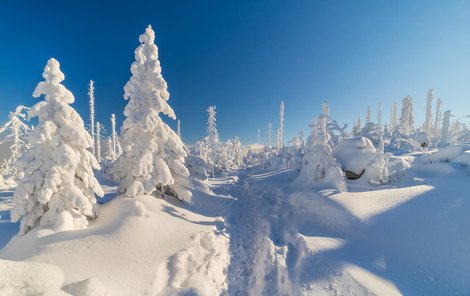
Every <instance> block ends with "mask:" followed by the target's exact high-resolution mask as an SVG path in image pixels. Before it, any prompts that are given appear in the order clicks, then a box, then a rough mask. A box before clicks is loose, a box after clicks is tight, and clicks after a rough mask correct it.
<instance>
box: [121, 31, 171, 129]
mask: <svg viewBox="0 0 470 296" xmlns="http://www.w3.org/2000/svg"><path fill="white" fill-rule="evenodd" d="M139 41H140V43H141V45H140V46H139V47H137V49H136V50H135V61H134V63H132V65H131V72H132V77H131V79H130V80H129V81H128V82H127V84H126V85H125V86H124V99H126V100H129V104H128V105H127V106H126V109H125V111H124V114H125V115H126V116H127V117H128V118H129V119H130V120H131V121H132V122H133V123H137V122H141V128H142V129H143V130H144V131H145V130H152V129H153V127H154V124H155V123H156V119H155V116H157V114H158V113H160V112H161V113H163V114H165V115H167V116H169V117H170V118H173V119H175V118H176V117H175V113H174V111H173V109H172V108H171V107H170V105H168V103H167V101H168V99H169V98H170V94H169V93H168V90H167V83H166V81H165V79H163V76H162V70H161V67H160V62H159V60H158V48H157V46H156V45H155V43H154V42H155V32H154V31H153V30H152V27H151V26H150V25H149V26H148V27H147V29H146V30H145V32H144V33H143V34H142V35H140V37H139ZM149 110H152V114H148V113H149ZM142 118H148V119H149V120H145V121H142V120H141V119H142ZM152 118H153V119H154V120H151V119H152Z"/></svg>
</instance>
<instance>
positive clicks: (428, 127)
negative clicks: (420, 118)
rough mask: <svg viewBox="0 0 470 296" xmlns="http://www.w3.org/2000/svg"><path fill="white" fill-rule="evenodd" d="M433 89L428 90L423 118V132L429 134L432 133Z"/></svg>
mask: <svg viewBox="0 0 470 296" xmlns="http://www.w3.org/2000/svg"><path fill="white" fill-rule="evenodd" d="M432 91H433V89H430V90H429V91H428V96H427V99H426V117H425V119H424V125H423V132H424V133H425V134H426V135H428V136H430V135H431V134H432V101H433V100H434V96H433V94H432Z"/></svg>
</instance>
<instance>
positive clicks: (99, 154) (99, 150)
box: [95, 122, 101, 162]
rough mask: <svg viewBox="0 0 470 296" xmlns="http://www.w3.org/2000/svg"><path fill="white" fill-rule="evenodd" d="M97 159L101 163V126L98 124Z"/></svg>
mask: <svg viewBox="0 0 470 296" xmlns="http://www.w3.org/2000/svg"><path fill="white" fill-rule="evenodd" d="M95 157H96V160H98V162H101V124H100V123H99V122H96V139H95Z"/></svg>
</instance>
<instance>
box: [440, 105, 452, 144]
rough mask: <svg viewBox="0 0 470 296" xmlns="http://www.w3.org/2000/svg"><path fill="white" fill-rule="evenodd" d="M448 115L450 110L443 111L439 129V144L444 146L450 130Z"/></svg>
mask: <svg viewBox="0 0 470 296" xmlns="http://www.w3.org/2000/svg"><path fill="white" fill-rule="evenodd" d="M450 117H451V111H450V110H447V111H446V112H444V116H443V117H442V129H441V145H442V146H446V145H447V144H448V143H449V132H450Z"/></svg>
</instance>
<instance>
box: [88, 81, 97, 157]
mask: <svg viewBox="0 0 470 296" xmlns="http://www.w3.org/2000/svg"><path fill="white" fill-rule="evenodd" d="M88 96H89V97H90V133H91V141H92V147H91V151H92V153H93V155H95V82H94V81H93V80H90V84H89V85H88Z"/></svg>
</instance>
